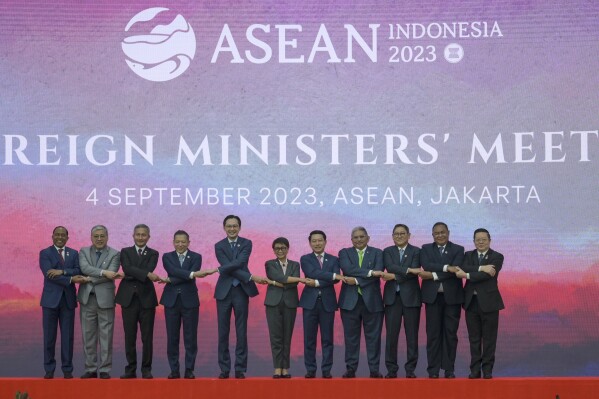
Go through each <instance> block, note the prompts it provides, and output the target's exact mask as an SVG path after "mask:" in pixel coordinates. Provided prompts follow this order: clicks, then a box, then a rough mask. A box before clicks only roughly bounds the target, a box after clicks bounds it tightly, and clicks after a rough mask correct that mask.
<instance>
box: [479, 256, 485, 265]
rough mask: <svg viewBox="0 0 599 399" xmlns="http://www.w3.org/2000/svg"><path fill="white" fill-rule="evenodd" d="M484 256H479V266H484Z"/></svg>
mask: <svg viewBox="0 0 599 399" xmlns="http://www.w3.org/2000/svg"><path fill="white" fill-rule="evenodd" d="M484 257H485V256H484V255H483V254H478V265H479V266H480V265H482V264H483V259H484Z"/></svg>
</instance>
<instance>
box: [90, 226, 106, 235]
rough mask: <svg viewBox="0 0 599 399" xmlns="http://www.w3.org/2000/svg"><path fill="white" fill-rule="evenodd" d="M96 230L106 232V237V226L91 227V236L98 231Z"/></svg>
mask: <svg viewBox="0 0 599 399" xmlns="http://www.w3.org/2000/svg"><path fill="white" fill-rule="evenodd" d="M98 230H104V231H105V232H106V235H108V229H107V228H106V226H104V225H101V224H97V225H95V226H94V227H92V234H94V231H98Z"/></svg>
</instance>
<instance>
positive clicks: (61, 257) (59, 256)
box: [58, 248, 64, 265]
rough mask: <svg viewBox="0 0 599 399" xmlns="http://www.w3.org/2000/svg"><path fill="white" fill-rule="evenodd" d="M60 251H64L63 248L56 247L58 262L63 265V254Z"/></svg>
mask: <svg viewBox="0 0 599 399" xmlns="http://www.w3.org/2000/svg"><path fill="white" fill-rule="evenodd" d="M62 251H64V249H63V248H58V258H59V259H60V264H61V265H64V256H62Z"/></svg>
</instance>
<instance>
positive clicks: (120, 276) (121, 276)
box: [114, 272, 125, 280]
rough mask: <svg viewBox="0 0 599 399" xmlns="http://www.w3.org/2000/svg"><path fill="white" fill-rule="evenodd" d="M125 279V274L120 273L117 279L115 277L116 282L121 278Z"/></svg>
mask: <svg viewBox="0 0 599 399" xmlns="http://www.w3.org/2000/svg"><path fill="white" fill-rule="evenodd" d="M123 277H125V273H123V272H118V273H117V274H116V277H115V278H114V279H115V280H118V279H120V278H123Z"/></svg>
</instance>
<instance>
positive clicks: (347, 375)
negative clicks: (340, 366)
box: [341, 369, 356, 378]
mask: <svg viewBox="0 0 599 399" xmlns="http://www.w3.org/2000/svg"><path fill="white" fill-rule="evenodd" d="M341 378H356V372H355V371H354V370H352V369H347V371H346V372H345V373H343V375H342V376H341Z"/></svg>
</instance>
